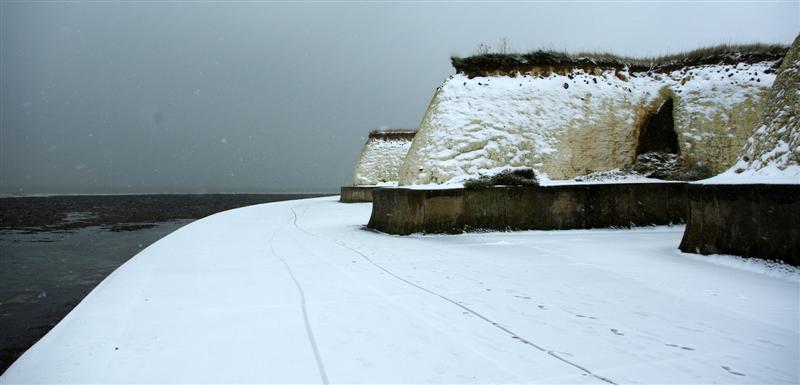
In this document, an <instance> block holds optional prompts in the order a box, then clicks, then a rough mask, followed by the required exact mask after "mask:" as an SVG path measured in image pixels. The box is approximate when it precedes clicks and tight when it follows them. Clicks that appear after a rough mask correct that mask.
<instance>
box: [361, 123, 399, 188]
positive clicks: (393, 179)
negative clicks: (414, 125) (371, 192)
mask: <svg viewBox="0 0 800 385" xmlns="http://www.w3.org/2000/svg"><path fill="white" fill-rule="evenodd" d="M412 137H413V134H412V135H378V136H377V137H373V136H372V135H370V138H369V139H368V140H367V143H366V144H365V145H364V148H363V149H362V150H361V155H360V156H359V157H358V162H357V163H356V166H355V169H354V170H353V186H374V185H386V184H396V183H397V180H398V177H397V175H398V170H399V169H400V165H401V164H402V163H403V160H404V159H405V158H406V154H407V153H408V149H409V147H411V138H412Z"/></svg>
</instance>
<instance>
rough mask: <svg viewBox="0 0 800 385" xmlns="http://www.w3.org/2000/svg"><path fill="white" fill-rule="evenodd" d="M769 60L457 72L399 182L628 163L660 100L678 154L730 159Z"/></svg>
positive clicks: (437, 99) (752, 118) (767, 79)
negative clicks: (655, 67) (651, 69)
mask: <svg viewBox="0 0 800 385" xmlns="http://www.w3.org/2000/svg"><path fill="white" fill-rule="evenodd" d="M774 64H775V63H774V62H761V63H755V64H746V63H740V64H738V65H706V66H698V67H690V68H685V69H683V70H678V71H673V72H671V73H669V74H659V73H655V74H645V73H628V72H626V71H614V70H606V71H603V70H599V69H595V70H588V72H586V71H584V70H582V69H575V70H573V71H572V72H571V73H566V74H559V73H548V72H549V71H546V70H543V71H532V72H531V73H528V74H525V75H519V76H516V77H509V76H490V77H475V78H472V79H469V78H468V77H467V76H466V75H463V74H457V75H454V76H452V77H451V78H450V79H449V80H447V81H446V82H445V83H444V85H442V87H440V88H439V90H438V91H437V93H436V94H435V95H434V97H433V100H432V101H431V103H430V106H429V107H428V111H427V112H426V114H425V116H424V118H423V120H422V122H421V124H420V128H419V132H418V133H417V137H416V138H415V140H414V143H413V144H412V146H411V149H410V150H409V153H408V156H407V157H406V161H405V162H404V163H403V165H402V167H401V169H400V184H428V183H439V184H442V183H447V184H449V183H458V182H461V181H463V180H465V179H470V178H474V177H476V176H478V175H479V174H480V173H481V172H484V171H485V170H489V169H496V168H504V167H533V168H534V169H536V170H537V171H538V172H540V173H544V174H546V175H547V176H548V177H549V178H552V179H570V178H574V177H576V176H579V175H585V174H588V173H591V172H595V171H604V170H612V169H616V168H621V167H625V166H629V165H630V164H632V163H633V161H634V160H635V157H636V147H637V143H638V135H639V128H640V126H641V124H642V122H643V121H644V120H645V119H646V118H647V117H648V116H649V115H651V114H652V113H654V112H655V111H656V110H658V108H659V107H660V106H661V105H662V104H663V103H664V102H665V101H667V100H669V99H672V100H673V103H674V112H673V116H674V123H675V131H676V133H677V135H678V141H679V146H680V150H681V156H682V157H683V158H684V160H686V161H687V162H689V163H693V164H701V165H705V166H708V167H709V168H710V169H711V170H712V171H714V172H720V171H722V170H724V169H725V168H727V167H729V166H730V164H732V163H733V162H734V160H735V159H736V156H737V155H738V151H739V149H740V148H741V146H742V145H743V144H744V141H745V138H746V137H747V135H748V134H749V132H750V130H751V129H752V127H753V125H754V124H755V122H756V121H757V119H758V116H759V114H760V103H759V101H760V100H761V97H762V96H763V94H764V93H765V92H766V90H767V89H768V88H769V86H771V84H772V82H773V80H774V79H775V75H774V74H773V73H772V72H774V71H772V67H773V65H774Z"/></svg>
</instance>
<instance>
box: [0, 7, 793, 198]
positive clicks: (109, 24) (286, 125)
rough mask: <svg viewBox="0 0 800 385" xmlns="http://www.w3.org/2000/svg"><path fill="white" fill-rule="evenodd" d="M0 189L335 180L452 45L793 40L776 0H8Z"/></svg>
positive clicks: (394, 118) (432, 83) (620, 48)
mask: <svg viewBox="0 0 800 385" xmlns="http://www.w3.org/2000/svg"><path fill="white" fill-rule="evenodd" d="M0 12H2V15H1V17H0V18H1V19H2V20H1V21H2V23H1V24H2V26H1V27H0V28H2V31H1V32H2V36H0V38H1V40H2V42H1V43H2V47H0V48H1V50H2V52H0V60H1V61H2V63H1V64H2V68H1V69H0V73H1V76H2V79H1V81H2V101H1V103H2V106H1V107H2V111H1V115H2V127H0V192H2V193H18V194H29V193H68V192H69V193H93V192H94V193H127V192H132V193H133V192H135V193H140V192H176V193H177V192H272V191H275V192H278V191H336V189H337V188H338V186H339V185H342V184H346V183H348V182H349V180H350V174H351V171H352V167H353V165H354V163H355V160H356V158H357V156H358V153H359V151H360V149H361V146H362V145H363V143H364V140H365V137H366V134H367V133H368V132H369V130H371V129H373V128H376V127H381V126H390V127H415V126H417V124H418V123H419V121H420V120H421V118H422V115H423V113H424V112H425V108H426V106H427V104H428V102H429V101H430V98H431V96H433V92H434V90H435V88H436V87H437V86H439V85H440V84H441V82H442V81H443V80H444V79H446V78H447V76H449V75H450V74H451V73H453V69H452V68H451V67H450V61H449V57H450V55H452V54H457V55H469V54H471V53H473V50H474V48H475V46H476V45H477V44H478V43H480V42H485V43H487V44H490V45H491V44H494V43H495V42H496V41H498V39H499V38H501V37H504V36H506V37H508V38H509V39H510V41H511V45H512V47H513V48H514V49H515V50H519V51H527V50H531V49H536V48H551V49H563V50H568V51H577V50H603V51H613V52H616V53H620V54H627V55H634V56H649V55H658V54H664V53H671V52H674V51H680V50H688V49H692V48H696V47H698V46H703V45H711V44H715V43H720V42H732V43H738V42H756V41H759V42H768V43H790V42H791V41H792V39H793V38H794V37H795V36H796V35H797V33H798V32H800V9H798V2H797V1H794V0H793V1H783V2H703V3H696V2H691V1H685V2H662V3H652V2H641V1H640V2H628V3H625V2H577V3H556V2H509V3H500V4H498V3H488V2H487V3H480V2H455V3H420V2H412V3H399V2H390V3H380V4H375V3H359V2H331V3H321V2H307V3H302V4H296V3H295V4H292V3H286V2H281V3H276V2H252V1H247V2H243V1H240V2H208V1H203V2H197V1H195V2H191V1H187V2H175V1H172V2H159V1H133V2H125V3H104V2H96V1H91V2H90V1H72V2H58V1H48V2H35V3H32V2H15V1H3V2H2V4H1V5H0Z"/></svg>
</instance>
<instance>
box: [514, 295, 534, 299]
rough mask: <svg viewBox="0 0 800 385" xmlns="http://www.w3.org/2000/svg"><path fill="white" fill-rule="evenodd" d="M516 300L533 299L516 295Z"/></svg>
mask: <svg viewBox="0 0 800 385" xmlns="http://www.w3.org/2000/svg"><path fill="white" fill-rule="evenodd" d="M514 298H519V299H531V297H525V296H521V295H515V296H514Z"/></svg>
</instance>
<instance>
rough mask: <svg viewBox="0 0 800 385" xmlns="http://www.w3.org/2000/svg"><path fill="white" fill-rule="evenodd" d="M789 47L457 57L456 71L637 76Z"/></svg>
mask: <svg viewBox="0 0 800 385" xmlns="http://www.w3.org/2000/svg"><path fill="white" fill-rule="evenodd" d="M788 48H789V47H788V46H785V45H780V44H720V45H715V46H712V47H705V48H699V49H696V50H692V51H688V52H681V53H677V54H672V55H664V56H659V57H649V58H633V57H627V56H619V55H615V54H612V53H608V52H578V53H574V54H569V53H566V52H561V51H545V50H537V51H532V52H528V53H524V54H518V53H516V54H514V53H507V54H501V53H486V54H480V55H473V56H469V57H465V58H461V57H457V56H453V57H452V58H451V61H452V64H453V67H455V69H456V71H457V72H462V73H464V74H466V75H468V76H470V77H474V76H485V75H488V74H490V73H494V72H500V73H505V74H512V73H517V72H520V73H525V72H527V71H530V70H531V68H533V67H553V68H554V69H559V68H615V69H623V68H626V67H627V68H628V69H629V70H630V71H633V72H647V71H654V72H670V71H674V70H676V69H681V68H683V67H691V66H699V65H708V64H736V63H742V62H744V63H757V62H761V61H765V60H780V59H782V58H783V56H784V55H785V54H786V51H787V50H788Z"/></svg>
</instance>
